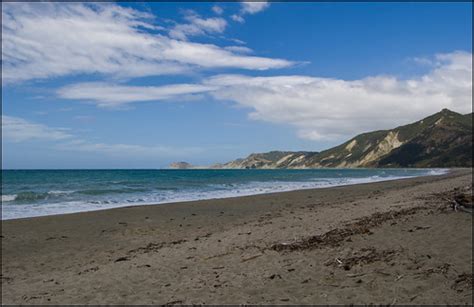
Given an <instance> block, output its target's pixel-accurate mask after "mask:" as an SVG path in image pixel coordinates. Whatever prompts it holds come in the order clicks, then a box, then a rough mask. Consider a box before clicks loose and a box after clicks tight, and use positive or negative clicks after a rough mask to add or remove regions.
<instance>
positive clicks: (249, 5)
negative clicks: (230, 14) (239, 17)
mask: <svg viewBox="0 0 474 307" xmlns="http://www.w3.org/2000/svg"><path fill="white" fill-rule="evenodd" d="M241 4H242V10H241V11H242V13H244V14H256V13H258V12H261V11H263V10H265V9H267V8H268V7H269V6H270V3H268V2H266V1H260V2H256V1H255V2H242V3H241Z"/></svg>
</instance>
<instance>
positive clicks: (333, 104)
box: [204, 52, 472, 140]
mask: <svg viewBox="0 0 474 307" xmlns="http://www.w3.org/2000/svg"><path fill="white" fill-rule="evenodd" d="M435 59H436V65H435V67H434V68H433V69H432V70H431V71H430V72H428V73H427V74H425V75H423V76H421V77H419V78H413V79H408V80H399V79H396V78H395V77H391V76H375V77H368V78H365V79H360V80H352V81H346V80H340V79H329V78H316V77H308V76H276V77H249V76H243V75H220V76H215V77H213V78H210V79H208V80H207V81H205V83H204V84H206V85H212V86H216V87H218V88H219V89H218V90H217V91H213V92H212V93H211V94H212V95H213V96H214V97H215V98H217V99H220V100H230V101H233V102H236V103H237V104H238V105H240V106H244V107H248V108H250V109H251V110H252V111H251V113H250V118H252V119H256V120H263V121H268V122H274V123H285V124H290V125H293V126H294V127H296V128H297V134H298V136H299V137H301V138H306V139H312V140H319V139H334V138H341V139H342V138H347V137H350V136H354V135H355V134H357V133H361V132H366V131H372V130H377V129H385V128H393V127H396V126H397V125H401V124H406V123H409V122H411V121H415V120H418V119H420V118H422V117H424V116H427V115H430V114H432V113H435V112H438V111H440V110H441V109H442V108H449V109H452V110H454V111H458V112H461V113H469V112H472V54H471V53H466V52H454V53H450V54H439V55H437V56H436V57H435Z"/></svg>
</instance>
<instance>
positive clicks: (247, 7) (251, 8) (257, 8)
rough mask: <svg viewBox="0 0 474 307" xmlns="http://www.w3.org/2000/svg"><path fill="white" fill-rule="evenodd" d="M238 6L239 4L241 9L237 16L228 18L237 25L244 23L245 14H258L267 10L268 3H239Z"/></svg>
mask: <svg viewBox="0 0 474 307" xmlns="http://www.w3.org/2000/svg"><path fill="white" fill-rule="evenodd" d="M240 4H241V6H242V7H241V9H240V12H239V14H234V15H232V16H230V18H231V19H232V20H233V21H236V22H239V23H244V22H245V19H244V17H243V16H244V15H246V14H250V15H253V14H256V13H259V12H261V11H263V10H265V9H267V8H268V7H269V6H270V3H268V2H266V1H258V2H257V1H255V2H241V3H240Z"/></svg>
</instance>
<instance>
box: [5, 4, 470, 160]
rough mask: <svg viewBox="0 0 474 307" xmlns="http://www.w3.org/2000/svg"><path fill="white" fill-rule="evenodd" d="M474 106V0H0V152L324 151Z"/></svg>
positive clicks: (209, 155)
mask: <svg viewBox="0 0 474 307" xmlns="http://www.w3.org/2000/svg"><path fill="white" fill-rule="evenodd" d="M443 108H449V109H451V110H453V111H456V112H460V113H470V112H472V3H316V2H307V3H288V2H281V3H279V2H271V3H267V2H222V3H219V2H209V3H199V2H193V3H180V2H174V3H158V2H150V3H124V2H120V3H107V2H105V3H95V4H94V3H68V4H65V3H2V155H3V156H2V167H3V168H6V169H63V168H67V169H76V168H81V169H82V168H86V169H97V168H99V169H107V168H165V167H167V166H168V165H169V163H171V162H174V161H187V162H190V163H192V164H195V165H209V164H213V163H217V162H227V161H230V160H233V159H236V158H239V157H245V156H247V155H248V154H250V153H253V152H265V151H270V150H307V151H320V150H324V149H327V148H330V147H332V146H335V145H338V144H340V143H342V142H344V141H346V140H348V139H350V138H351V137H353V136H355V135H357V134H359V133H363V132H368V131H373V130H379V129H390V128H394V127H396V126H399V125H403V124H407V123H410V122H413V121H416V120H419V119H421V118H423V117H425V116H428V115H430V114H433V113H435V112H438V111H440V110H441V109H443Z"/></svg>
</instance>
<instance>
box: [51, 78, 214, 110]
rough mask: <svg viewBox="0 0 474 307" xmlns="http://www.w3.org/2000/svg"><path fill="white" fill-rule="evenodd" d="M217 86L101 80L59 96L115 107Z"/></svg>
mask: <svg viewBox="0 0 474 307" xmlns="http://www.w3.org/2000/svg"><path fill="white" fill-rule="evenodd" d="M215 89H216V87H215V86H211V85H202V84H174V85H164V86H147V87H144V86H126V85H116V84H108V83H99V82H89V83H79V84H74V85H70V86H66V87H63V88H61V89H59V90H58V96H59V97H61V98H65V99H76V100H83V101H88V102H91V103H95V104H97V105H98V106H99V107H105V108H114V107H118V106H122V105H124V104H129V103H133V102H143V101H161V100H170V99H172V98H175V99H182V98H183V96H184V95H195V94H201V93H205V92H209V91H211V90H215Z"/></svg>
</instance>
